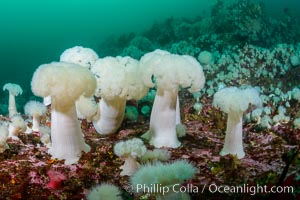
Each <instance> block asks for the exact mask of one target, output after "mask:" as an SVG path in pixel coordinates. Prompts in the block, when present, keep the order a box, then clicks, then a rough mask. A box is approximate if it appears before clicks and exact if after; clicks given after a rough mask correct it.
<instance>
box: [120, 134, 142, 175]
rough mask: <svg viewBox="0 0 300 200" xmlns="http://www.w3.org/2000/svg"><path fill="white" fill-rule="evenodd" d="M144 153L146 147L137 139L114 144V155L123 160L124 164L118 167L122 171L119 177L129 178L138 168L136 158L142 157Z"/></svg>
mask: <svg viewBox="0 0 300 200" xmlns="http://www.w3.org/2000/svg"><path fill="white" fill-rule="evenodd" d="M146 151H147V148H146V146H145V145H144V143H143V141H142V140H141V139H139V138H133V139H131V140H127V141H121V142H118V143H117V144H115V146H114V153H115V154H116V155H117V156H119V157H122V158H124V159H125V163H124V164H123V165H122V166H121V167H120V168H121V169H122V172H121V176H126V175H127V176H131V175H132V174H133V173H134V172H135V171H136V170H137V169H138V168H139V166H140V165H139V163H138V162H137V161H136V158H139V157H141V156H143V155H144V154H145V153H146Z"/></svg>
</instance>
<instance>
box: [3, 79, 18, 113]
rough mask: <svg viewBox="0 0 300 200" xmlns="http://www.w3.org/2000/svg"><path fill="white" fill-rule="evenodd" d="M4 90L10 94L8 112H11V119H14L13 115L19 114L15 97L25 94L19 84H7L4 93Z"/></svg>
mask: <svg viewBox="0 0 300 200" xmlns="http://www.w3.org/2000/svg"><path fill="white" fill-rule="evenodd" d="M4 90H7V91H8V92H9V99H8V112H9V117H12V116H13V115H15V114H17V113H18V112H17V107H16V100H15V96H18V95H21V94H22V93H23V90H22V88H21V87H20V86H19V85H18V84H14V83H6V84H5V85H4V86H3V91H4Z"/></svg>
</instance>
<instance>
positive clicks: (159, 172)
mask: <svg viewBox="0 0 300 200" xmlns="http://www.w3.org/2000/svg"><path fill="white" fill-rule="evenodd" d="M195 173H196V168H195V167H194V166H193V165H192V164H190V163H188V162H187V161H185V160H177V161H174V162H173V163H165V164H163V163H161V162H156V163H154V164H146V165H144V166H142V167H140V168H139V169H138V171H137V172H136V173H135V174H134V175H133V176H132V177H131V179H130V182H131V184H132V188H133V190H134V192H136V193H150V194H151V193H152V194H154V195H155V197H156V199H167V200H172V199H185V198H187V199H188V197H187V196H188V194H186V193H183V192H180V191H179V187H180V186H181V184H182V183H183V182H184V181H186V180H188V179H190V178H192V177H193V176H194V175H195ZM154 187H155V188H160V189H154V190H151V191H150V188H154ZM182 197H185V198H182Z"/></svg>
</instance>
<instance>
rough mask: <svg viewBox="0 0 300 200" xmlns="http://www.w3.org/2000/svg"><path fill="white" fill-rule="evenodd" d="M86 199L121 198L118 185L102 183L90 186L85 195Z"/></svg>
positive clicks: (105, 199) (111, 199)
mask: <svg viewBox="0 0 300 200" xmlns="http://www.w3.org/2000/svg"><path fill="white" fill-rule="evenodd" d="M86 198H87V200H122V197H121V191H120V190H119V188H118V187H116V186H114V185H112V184H109V183H102V184H100V185H97V186H95V187H94V188H92V189H91V190H90V191H89V192H88V193H87V195H86Z"/></svg>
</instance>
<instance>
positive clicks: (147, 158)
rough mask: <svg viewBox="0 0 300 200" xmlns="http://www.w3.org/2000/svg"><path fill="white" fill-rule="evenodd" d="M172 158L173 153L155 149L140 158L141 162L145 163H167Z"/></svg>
mask: <svg viewBox="0 0 300 200" xmlns="http://www.w3.org/2000/svg"><path fill="white" fill-rule="evenodd" d="M170 158H171V153H170V152H169V151H168V150H165V149H154V150H147V151H146V153H145V154H144V155H143V156H142V157H141V158H140V161H141V162H143V163H145V162H156V161H167V160H169V159H170Z"/></svg>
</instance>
